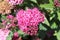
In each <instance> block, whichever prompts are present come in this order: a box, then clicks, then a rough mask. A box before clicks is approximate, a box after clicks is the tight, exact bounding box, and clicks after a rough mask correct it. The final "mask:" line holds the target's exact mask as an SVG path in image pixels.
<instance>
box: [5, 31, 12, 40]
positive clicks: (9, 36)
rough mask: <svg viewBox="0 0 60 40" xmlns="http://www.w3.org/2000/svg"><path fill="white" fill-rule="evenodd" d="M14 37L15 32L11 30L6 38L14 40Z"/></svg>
mask: <svg viewBox="0 0 60 40" xmlns="http://www.w3.org/2000/svg"><path fill="white" fill-rule="evenodd" d="M12 37H13V32H12V31H11V32H10V33H9V35H8V37H7V39H6V40H12Z"/></svg>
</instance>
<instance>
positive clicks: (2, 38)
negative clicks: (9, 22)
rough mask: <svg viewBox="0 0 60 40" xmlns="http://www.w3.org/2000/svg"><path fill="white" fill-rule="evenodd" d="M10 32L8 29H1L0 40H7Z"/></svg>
mask: <svg viewBox="0 0 60 40" xmlns="http://www.w3.org/2000/svg"><path fill="white" fill-rule="evenodd" d="M9 32H10V31H9V30H8V29H0V40H6V38H7V36H8V34H9Z"/></svg>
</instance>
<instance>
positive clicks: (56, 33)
mask: <svg viewBox="0 0 60 40" xmlns="http://www.w3.org/2000/svg"><path fill="white" fill-rule="evenodd" d="M54 36H56V37H57V39H58V40H60V30H59V31H58V32H56V31H55V34H54Z"/></svg>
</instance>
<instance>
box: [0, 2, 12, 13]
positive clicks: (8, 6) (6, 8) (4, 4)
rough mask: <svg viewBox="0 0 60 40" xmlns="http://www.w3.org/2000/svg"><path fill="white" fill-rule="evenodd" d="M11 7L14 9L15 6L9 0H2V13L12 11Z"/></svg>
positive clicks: (0, 5) (0, 3)
mask: <svg viewBox="0 0 60 40" xmlns="http://www.w3.org/2000/svg"><path fill="white" fill-rule="evenodd" d="M11 9H13V6H12V5H11V4H9V3H8V2H7V1H1V2H0V14H9V13H11Z"/></svg>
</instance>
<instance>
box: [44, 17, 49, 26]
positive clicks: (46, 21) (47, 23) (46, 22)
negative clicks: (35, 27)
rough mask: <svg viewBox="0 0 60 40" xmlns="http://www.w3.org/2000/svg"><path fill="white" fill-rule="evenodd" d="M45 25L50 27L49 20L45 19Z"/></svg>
mask: <svg viewBox="0 0 60 40" xmlns="http://www.w3.org/2000/svg"><path fill="white" fill-rule="evenodd" d="M43 23H44V24H46V25H48V26H50V23H49V21H48V20H47V18H45V21H44V22H43Z"/></svg>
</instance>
